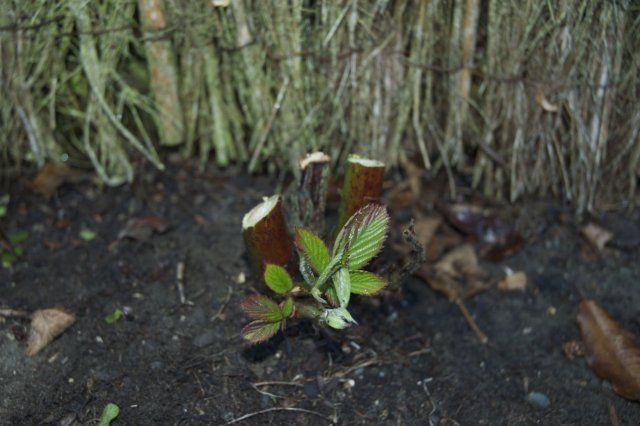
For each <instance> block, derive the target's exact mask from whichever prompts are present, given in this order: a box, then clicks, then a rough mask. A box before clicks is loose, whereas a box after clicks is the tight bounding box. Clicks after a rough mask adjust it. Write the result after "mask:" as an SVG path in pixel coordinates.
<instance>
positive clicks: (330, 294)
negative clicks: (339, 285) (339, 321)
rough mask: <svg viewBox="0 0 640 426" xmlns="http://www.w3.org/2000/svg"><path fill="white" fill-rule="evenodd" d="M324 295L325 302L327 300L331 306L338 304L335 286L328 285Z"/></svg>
mask: <svg viewBox="0 0 640 426" xmlns="http://www.w3.org/2000/svg"><path fill="white" fill-rule="evenodd" d="M324 295H325V297H326V298H327V302H329V304H330V305H331V306H338V305H340V302H339V301H338V293H337V292H336V288H335V286H331V287H329V288H328V289H327V291H326V292H325V293H324Z"/></svg>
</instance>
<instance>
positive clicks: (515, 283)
mask: <svg viewBox="0 0 640 426" xmlns="http://www.w3.org/2000/svg"><path fill="white" fill-rule="evenodd" d="M497 287H498V288H499V289H500V290H505V291H512V290H520V291H524V290H525V289H526V288H527V274H525V273H524V272H522V271H518V272H510V273H507V275H506V276H505V277H504V278H503V279H501V280H500V281H499V282H498V286H497Z"/></svg>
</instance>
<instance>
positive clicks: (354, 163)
mask: <svg viewBox="0 0 640 426" xmlns="http://www.w3.org/2000/svg"><path fill="white" fill-rule="evenodd" d="M383 177H384V163H383V162H381V161H376V160H370V159H366V158H362V157H359V156H357V155H350V156H349V158H348V159H347V165H346V170H345V176H344V185H343V187H342V201H341V202H340V211H339V213H338V223H337V225H336V233H338V232H339V231H340V229H341V228H342V227H343V226H344V224H345V223H346V222H347V220H348V219H349V218H350V217H351V216H352V215H353V214H354V213H355V212H356V211H358V210H359V209H360V208H362V207H364V206H365V205H367V204H369V203H375V202H378V201H379V200H380V195H381V194H382V179H383Z"/></svg>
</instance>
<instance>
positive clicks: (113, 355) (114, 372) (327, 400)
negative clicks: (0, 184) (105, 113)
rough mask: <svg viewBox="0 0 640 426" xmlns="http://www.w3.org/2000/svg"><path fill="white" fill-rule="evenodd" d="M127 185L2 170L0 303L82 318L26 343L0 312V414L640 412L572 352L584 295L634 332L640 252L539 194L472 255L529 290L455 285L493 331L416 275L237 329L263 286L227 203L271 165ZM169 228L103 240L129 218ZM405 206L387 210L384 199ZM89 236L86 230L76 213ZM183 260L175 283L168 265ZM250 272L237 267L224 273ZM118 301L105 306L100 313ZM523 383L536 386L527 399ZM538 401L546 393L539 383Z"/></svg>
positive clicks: (328, 416) (293, 419) (516, 419)
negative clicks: (266, 338) (308, 319)
mask: <svg viewBox="0 0 640 426" xmlns="http://www.w3.org/2000/svg"><path fill="white" fill-rule="evenodd" d="M140 176H141V178H140V179H139V180H138V181H136V183H134V184H132V185H130V186H123V187H120V188H103V189H99V188H97V187H96V186H95V185H93V184H91V183H89V182H86V183H79V184H75V185H66V186H64V187H62V188H61V190H60V191H59V192H58V194H57V195H56V196H54V197H53V198H51V199H50V200H45V199H43V198H42V197H40V196H37V195H35V194H33V193H31V191H29V189H28V188H27V185H26V184H25V183H24V182H17V183H15V184H13V185H12V186H11V187H10V188H9V192H10V194H11V203H10V206H9V215H8V217H7V218H5V220H4V224H3V227H4V228H5V230H8V231H10V232H15V231H18V230H27V231H28V232H29V237H28V239H27V240H26V241H25V242H24V243H23V247H24V255H23V256H22V257H21V258H20V259H19V260H18V261H17V262H16V263H14V264H13V265H12V268H10V269H2V270H0V307H11V308H14V309H25V310H29V311H32V310H35V309H40V308H50V307H56V306H59V307H64V308H66V309H68V310H70V311H72V312H74V313H75V314H76V316H77V322H76V323H75V324H74V325H73V326H72V327H71V328H70V329H68V330H67V331H65V332H64V333H63V334H62V335H61V336H60V337H59V338H57V339H56V340H55V341H54V342H52V343H51V344H50V345H49V346H47V347H46V348H45V349H44V350H43V351H42V352H41V353H39V354H38V355H36V356H34V357H31V358H29V357H26V356H25V354H24V350H25V342H24V336H25V334H26V332H27V330H28V324H27V323H25V322H24V321H22V320H20V319H13V318H10V319H4V320H3V319H0V424H21V425H22V424H65V425H67V424H95V423H96V422H97V419H98V418H99V417H100V413H101V411H102V409H103V408H104V406H105V405H106V404H107V403H110V402H113V403H116V404H117V405H118V406H119V407H120V409H121V412H120V416H119V417H118V420H117V421H116V422H114V424H224V423H226V422H232V421H234V420H238V419H241V418H243V416H245V415H248V416H247V417H244V420H240V421H238V422H237V424H329V423H330V422H335V423H337V424H341V425H348V424H394V425H395V424H410V425H413V424H420V425H422V424H424V425H428V424H462V425H473V424H490V425H501V424H508V425H519V424H598V425H600V424H611V422H612V418H613V417H616V418H617V419H618V421H619V424H624V425H634V424H640V404H639V403H637V402H630V401H627V400H625V399H623V398H621V397H619V396H617V395H616V394H615V393H614V392H613V391H612V389H611V386H610V385H608V384H607V383H606V382H603V381H601V380H600V379H598V378H597V377H596V376H595V375H594V374H593V373H592V372H591V370H589V368H588V367H587V365H586V362H585V360H584V359H583V358H576V359H573V360H569V359H567V358H566V357H565V355H564V354H563V351H562V345H563V344H564V343H565V342H567V341H570V340H579V339H580V333H579V329H578V327H577V325H576V321H575V316H576V312H577V305H578V303H579V301H580V299H581V298H582V297H588V298H593V299H595V300H597V301H598V302H599V303H600V304H601V305H602V306H603V307H604V308H605V309H607V310H608V311H609V312H610V313H611V314H612V316H614V317H615V318H616V319H617V320H618V321H620V322H621V323H622V324H623V325H624V326H625V327H626V328H628V329H629V330H631V331H633V332H635V333H636V334H640V288H639V285H640V282H639V278H640V252H639V250H638V249H629V248H625V249H613V248H607V249H605V251H604V252H603V253H602V254H597V253H594V252H593V251H590V250H591V249H589V248H588V247H585V242H584V240H583V239H582V238H581V237H580V235H579V227H578V225H577V224H574V223H573V221H572V220H567V218H566V216H567V215H566V213H565V209H564V208H563V207H562V206H559V205H557V204H554V203H547V202H531V203H527V204H525V205H521V206H516V207H515V208H514V209H513V219H514V220H515V221H516V222H517V223H518V224H519V226H521V227H523V228H524V230H523V232H524V233H525V236H526V237H527V242H526V244H525V245H524V247H523V249H522V250H521V251H519V252H518V253H517V254H515V255H514V256H512V257H510V258H508V259H506V260H503V261H501V262H499V263H497V264H490V265H487V267H488V268H489V269H490V270H492V271H493V272H494V273H498V272H497V271H500V270H501V269H502V268H503V267H505V266H508V267H510V268H511V269H513V270H522V271H525V272H526V274H527V276H528V278H529V285H528V287H527V290H526V291H524V292H502V291H499V290H497V289H491V290H489V291H486V292H483V293H481V294H479V295H477V296H475V297H473V298H472V299H470V300H467V301H466V305H467V308H468V309H469V311H470V312H471V313H472V315H473V316H474V317H475V319H476V321H477V322H478V324H479V326H480V327H481V328H482V329H483V331H484V332H485V333H486V334H487V335H488V336H489V343H488V344H486V345H482V344H480V343H479V341H478V339H477V338H476V336H475V335H474V334H473V332H471V331H470V329H469V327H468V325H467V323H466V322H465V320H464V318H463V316H462V315H461V314H460V311H459V310H458V308H457V307H456V306H455V305H454V304H452V303H450V302H449V301H447V300H446V299H445V298H444V297H443V296H442V295H440V294H437V293H434V292H433V291H432V290H431V289H430V288H429V287H428V286H427V285H426V284H425V283H424V282H422V281H420V280H418V279H415V278H411V279H408V280H407V281H406V282H405V283H404V286H403V289H402V291H401V292H400V293H386V294H385V295H383V296H381V297H379V298H375V299H366V300H362V299H359V300H358V301H357V302H356V303H355V305H354V306H353V314H354V316H355V317H356V318H357V319H358V321H359V323H360V326H358V327H354V328H352V329H349V330H348V331H347V332H344V333H329V332H326V331H323V330H318V329H317V328H315V327H314V326H313V324H310V323H300V324H298V325H296V326H294V327H292V328H290V329H289V330H288V332H287V334H286V335H282V334H280V335H279V336H277V337H276V338H274V339H273V340H272V341H271V342H269V343H267V344H263V345H259V346H253V347H252V346H248V345H247V344H245V343H243V342H242V341H241V340H240V338H239V336H238V334H239V330H240V329H241V328H242V326H243V325H244V324H245V323H246V322H247V319H246V318H245V317H244V316H243V315H242V313H241V312H240V310H239V308H238V301H239V300H240V299H242V298H243V297H244V296H246V295H247V294H249V293H251V292H254V291H255V290H256V289H261V284H260V283H259V282H258V281H257V280H256V279H255V277H254V276H253V274H252V273H251V272H250V270H249V268H248V265H247V259H246V257H245V254H244V247H243V242H242V238H241V234H240V231H239V229H240V222H241V218H242V215H243V214H244V213H245V212H246V211H247V210H248V209H249V208H250V207H252V206H253V205H254V204H255V203H256V202H257V201H259V200H260V198H261V197H262V196H264V195H269V194H271V193H273V191H274V189H273V187H274V182H273V181H272V180H271V179H269V178H260V177H258V178H255V177H247V176H244V175H243V174H242V173H238V171H237V170H232V169H230V170H227V171H208V172H205V173H199V172H198V171H197V170H196V169H195V168H194V167H192V166H189V165H182V166H180V167H178V166H175V165H174V166H173V168H172V170H170V171H169V172H166V173H164V174H160V173H156V172H154V171H150V170H147V171H144V172H141V173H140ZM144 214H155V215H158V216H160V217H162V218H164V219H165V220H166V221H168V223H169V224H170V228H169V230H168V231H167V232H165V233H163V234H154V235H152V236H151V237H150V238H149V239H148V240H146V241H135V240H118V234H119V233H120V231H121V230H122V229H123V228H124V226H125V224H126V222H127V221H128V220H129V219H130V218H132V217H139V216H141V215H144ZM394 214H395V215H396V216H398V215H400V216H401V215H402V213H400V212H395V213H394ZM83 229H89V230H92V231H94V232H95V233H96V235H97V236H96V238H95V239H93V240H91V241H85V240H83V239H82V238H80V236H79V235H80V231H81V230H83ZM179 262H184V264H185V276H184V286H185V296H186V298H187V299H188V300H189V301H190V302H191V304H188V305H181V304H180V301H179V295H178V292H177V290H176V267H177V264H178V263H179ZM241 274H245V275H246V281H245V282H243V283H239V281H242V280H241V279H239V275H241ZM116 308H119V309H121V310H124V311H125V312H126V315H125V317H124V318H122V319H120V320H119V321H117V322H115V323H111V324H110V323H107V322H106V321H105V316H107V315H108V314H110V313H112V312H113V311H114V310H115V309H116ZM531 392H539V393H542V394H544V396H546V397H547V398H548V401H549V404H548V406H546V407H545V406H544V405H545V404H544V402H545V401H540V400H538V401H537V403H536V402H535V401H534V402H531V401H528V400H527V395H528V394H530V393H531ZM542 399H544V398H542Z"/></svg>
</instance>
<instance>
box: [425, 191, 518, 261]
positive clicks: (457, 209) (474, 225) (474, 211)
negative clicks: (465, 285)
mask: <svg viewBox="0 0 640 426" xmlns="http://www.w3.org/2000/svg"><path fill="white" fill-rule="evenodd" d="M437 207H438V209H439V210H440V211H441V212H442V214H443V215H444V217H445V219H446V220H447V221H448V222H449V223H451V225H453V226H454V227H455V228H457V229H458V230H460V231H461V232H463V233H465V234H467V235H470V236H472V237H473V238H474V239H475V240H476V241H477V242H478V243H479V245H480V255H481V256H482V257H484V258H487V259H490V260H494V261H498V260H502V259H503V258H505V257H507V256H510V255H512V254H513V253H515V252H516V251H518V250H520V248H521V247H522V245H523V244H524V238H522V235H520V233H519V232H518V231H517V230H516V229H515V227H514V226H513V225H512V224H510V223H507V222H505V221H504V220H502V219H501V218H499V217H498V216H497V215H495V214H494V213H492V212H491V211H489V210H485V209H483V208H481V207H479V206H475V205H471V204H453V205H446V204H444V203H438V204H437Z"/></svg>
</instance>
